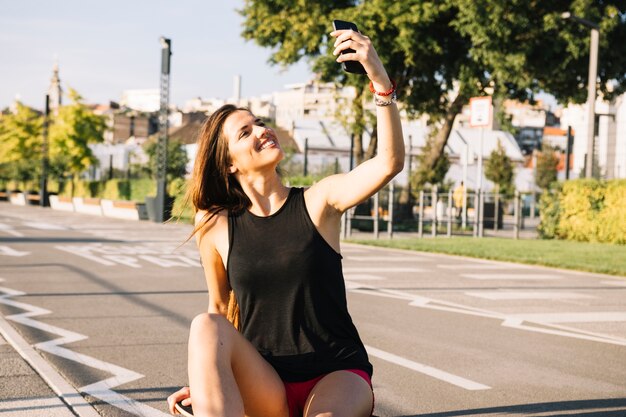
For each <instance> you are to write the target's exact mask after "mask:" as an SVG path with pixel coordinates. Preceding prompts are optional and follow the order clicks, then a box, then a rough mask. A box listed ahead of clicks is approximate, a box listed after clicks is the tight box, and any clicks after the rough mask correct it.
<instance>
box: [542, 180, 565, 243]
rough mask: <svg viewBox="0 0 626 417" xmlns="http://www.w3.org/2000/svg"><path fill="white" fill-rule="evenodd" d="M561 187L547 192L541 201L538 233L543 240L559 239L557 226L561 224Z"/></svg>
mask: <svg viewBox="0 0 626 417" xmlns="http://www.w3.org/2000/svg"><path fill="white" fill-rule="evenodd" d="M557 184H558V183H557ZM560 192H561V188H560V186H558V185H557V186H556V187H555V188H552V189H550V190H546V191H544V192H543V193H542V194H541V198H540V199H539V225H538V226H537V231H538V232H539V236H540V237H541V238H543V239H555V238H557V237H558V234H557V225H558V224H559V215H560V210H559V209H560V207H559V193H560Z"/></svg>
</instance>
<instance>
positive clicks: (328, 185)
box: [305, 174, 346, 211]
mask: <svg viewBox="0 0 626 417" xmlns="http://www.w3.org/2000/svg"><path fill="white" fill-rule="evenodd" d="M345 175H346V174H335V175H330V176H328V177H325V178H323V179H322V180H320V181H318V182H316V183H315V184H313V185H312V186H311V187H309V188H307V189H306V190H305V198H306V202H307V207H309V208H310V209H313V208H317V209H321V210H323V211H327V210H328V209H329V208H336V207H335V205H334V204H333V201H332V189H333V186H334V185H336V184H337V182H338V181H340V180H341V179H342V178H343V177H345ZM338 211H339V210H338Z"/></svg>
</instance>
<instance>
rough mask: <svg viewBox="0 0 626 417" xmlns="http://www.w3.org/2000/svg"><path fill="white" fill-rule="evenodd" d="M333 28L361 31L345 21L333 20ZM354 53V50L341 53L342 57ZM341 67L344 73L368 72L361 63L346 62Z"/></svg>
mask: <svg viewBox="0 0 626 417" xmlns="http://www.w3.org/2000/svg"><path fill="white" fill-rule="evenodd" d="M333 28H334V29H335V30H344V29H346V30H349V29H352V30H353V31H355V32H358V31H359V29H357V27H356V25H355V24H354V23H352V22H345V21H343V20H333ZM353 52H354V49H346V50H344V51H341V54H342V55H343V54H350V53H353ZM341 67H342V68H343V70H344V71H346V72H351V73H353V74H367V72H366V71H365V68H363V65H361V63H360V62H359V61H344V62H342V63H341Z"/></svg>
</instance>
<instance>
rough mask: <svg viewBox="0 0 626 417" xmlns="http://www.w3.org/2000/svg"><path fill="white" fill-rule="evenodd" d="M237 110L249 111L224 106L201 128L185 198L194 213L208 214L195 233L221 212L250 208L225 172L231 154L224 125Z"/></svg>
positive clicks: (242, 108)
mask: <svg viewBox="0 0 626 417" xmlns="http://www.w3.org/2000/svg"><path fill="white" fill-rule="evenodd" d="M236 111H247V112H249V111H250V110H248V109H246V108H244V107H237V106H234V105H232V104H226V105H224V106H222V107H220V108H219V109H217V110H216V111H215V112H214V113H213V114H212V115H211V116H210V117H209V118H208V119H207V120H206V121H205V122H204V124H203V125H202V129H200V134H199V135H198V150H197V152H196V160H195V162H194V166H193V173H192V175H191V180H190V184H189V187H188V189H187V196H186V197H187V198H188V199H189V200H190V201H191V203H192V204H193V208H194V211H195V212H198V211H199V210H206V211H207V213H208V215H207V216H205V218H204V219H203V220H202V222H200V224H199V225H198V226H196V228H195V230H194V232H196V231H197V230H198V229H199V228H201V227H202V226H204V224H206V222H207V221H209V220H210V219H211V218H212V217H213V216H215V214H217V213H218V212H220V211H222V210H227V211H228V212H239V211H242V210H244V209H247V208H248V207H250V204H251V203H250V199H249V198H248V196H247V195H246V194H245V193H244V191H243V189H242V188H241V185H239V181H237V179H236V178H235V177H234V176H233V175H229V173H228V167H229V166H230V155H229V153H228V138H226V136H225V135H224V122H225V121H226V119H227V118H228V116H230V115H231V114H233V113H235V112H236Z"/></svg>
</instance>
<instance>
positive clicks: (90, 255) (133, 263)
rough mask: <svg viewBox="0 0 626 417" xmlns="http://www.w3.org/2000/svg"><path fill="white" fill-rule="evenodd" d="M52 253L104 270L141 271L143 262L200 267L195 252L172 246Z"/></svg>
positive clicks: (98, 247) (68, 248) (75, 248)
mask: <svg viewBox="0 0 626 417" xmlns="http://www.w3.org/2000/svg"><path fill="white" fill-rule="evenodd" d="M55 248H56V249H59V250H62V251H65V252H69V253H72V254H74V255H77V256H80V257H83V258H85V259H89V260H90V261H93V262H96V263H98V264H100V265H105V266H120V265H123V266H128V267H131V268H142V267H143V265H142V262H140V261H145V262H148V263H150V264H153V265H158V266H160V267H162V268H172V267H179V268H192V267H198V268H199V267H201V266H202V265H201V264H200V260H199V256H198V253H197V251H195V250H193V249H189V248H187V249H185V248H183V249H180V248H179V246H178V245H176V244H159V245H154V244H152V245H134V246H133V245H123V246H117V245H103V244H93V245H83V246H79V245H59V246H55Z"/></svg>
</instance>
